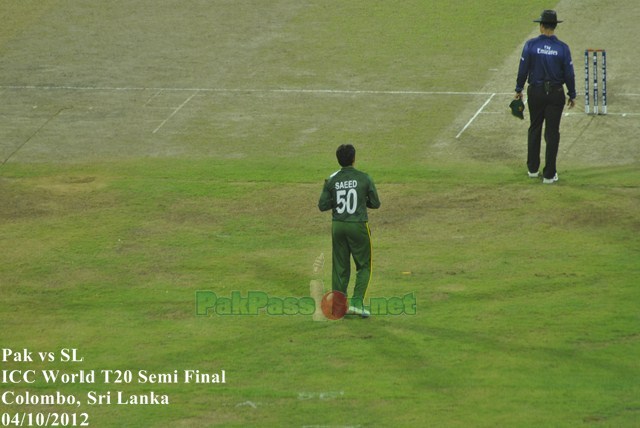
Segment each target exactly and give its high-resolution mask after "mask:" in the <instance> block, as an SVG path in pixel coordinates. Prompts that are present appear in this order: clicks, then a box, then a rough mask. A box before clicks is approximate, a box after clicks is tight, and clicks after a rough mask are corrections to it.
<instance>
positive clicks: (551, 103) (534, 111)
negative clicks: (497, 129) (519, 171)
mask: <svg viewBox="0 0 640 428" xmlns="http://www.w3.org/2000/svg"><path fill="white" fill-rule="evenodd" d="M564 102H565V96H564V91H563V88H562V86H556V85H551V86H549V87H548V88H545V86H544V85H542V86H529V87H528V88H527V104H528V106H529V118H530V120H531V124H530V126H529V136H528V155H527V167H528V168H529V171H530V172H536V171H538V169H539V168H540V142H541V139H542V124H543V123H544V140H545V142H546V151H545V166H544V169H543V170H542V175H543V176H544V177H545V178H553V176H554V175H555V174H556V158H557V156H558V146H559V145H560V119H561V118H562V110H563V109H564Z"/></svg>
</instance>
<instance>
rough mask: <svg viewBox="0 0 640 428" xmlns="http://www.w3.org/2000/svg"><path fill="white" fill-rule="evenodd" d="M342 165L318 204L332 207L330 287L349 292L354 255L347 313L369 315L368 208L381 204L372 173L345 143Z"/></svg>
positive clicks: (338, 153)
mask: <svg viewBox="0 0 640 428" xmlns="http://www.w3.org/2000/svg"><path fill="white" fill-rule="evenodd" d="M336 157H337V158H338V163H339V164H340V166H341V167H342V168H341V169H340V170H338V171H336V172H335V173H333V174H332V175H331V176H330V177H329V178H328V179H327V180H326V181H325V183H324V187H323V188H322V193H321V194H320V200H319V201H318V208H319V209H320V211H328V210H332V217H333V221H332V222H331V223H332V224H331V243H332V249H333V251H332V253H333V258H332V278H331V288H332V289H333V291H339V292H341V293H342V294H344V295H345V296H346V295H347V286H348V285H349V278H350V276H351V257H353V261H354V262H355V265H356V270H357V273H356V283H355V286H354V289H353V297H352V299H351V303H350V306H349V312H347V313H348V314H352V315H360V316H362V317H368V316H369V311H367V310H366V309H365V308H364V305H363V301H364V296H365V293H366V291H367V288H368V286H369V281H370V279H371V234H370V231H369V224H368V216H367V208H379V207H380V199H379V198H378V192H377V190H376V186H375V184H374V183H373V180H372V179H371V177H369V175H367V174H366V173H364V172H362V171H358V170H357V169H355V168H354V167H353V164H354V162H355V160H356V149H355V148H354V147H353V146H352V145H351V144H343V145H341V146H340V147H338V150H336Z"/></svg>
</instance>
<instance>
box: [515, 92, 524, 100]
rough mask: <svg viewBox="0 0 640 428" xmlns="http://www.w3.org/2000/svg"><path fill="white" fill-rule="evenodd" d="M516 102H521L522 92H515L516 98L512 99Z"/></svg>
mask: <svg viewBox="0 0 640 428" xmlns="http://www.w3.org/2000/svg"><path fill="white" fill-rule="evenodd" d="M513 98H514V99H516V100H521V99H522V92H516V96H515V97H513Z"/></svg>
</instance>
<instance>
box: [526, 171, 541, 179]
mask: <svg viewBox="0 0 640 428" xmlns="http://www.w3.org/2000/svg"><path fill="white" fill-rule="evenodd" d="M527 174H529V178H538V177H540V173H539V172H538V171H536V172H531V171H527Z"/></svg>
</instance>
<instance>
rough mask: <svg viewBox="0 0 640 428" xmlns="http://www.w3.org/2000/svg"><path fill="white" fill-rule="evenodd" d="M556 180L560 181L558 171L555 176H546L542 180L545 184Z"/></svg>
mask: <svg viewBox="0 0 640 428" xmlns="http://www.w3.org/2000/svg"><path fill="white" fill-rule="evenodd" d="M556 181H558V173H557V172H556V175H554V176H553V178H545V179H544V180H542V182H543V183H544V184H553V183H555V182H556Z"/></svg>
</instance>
